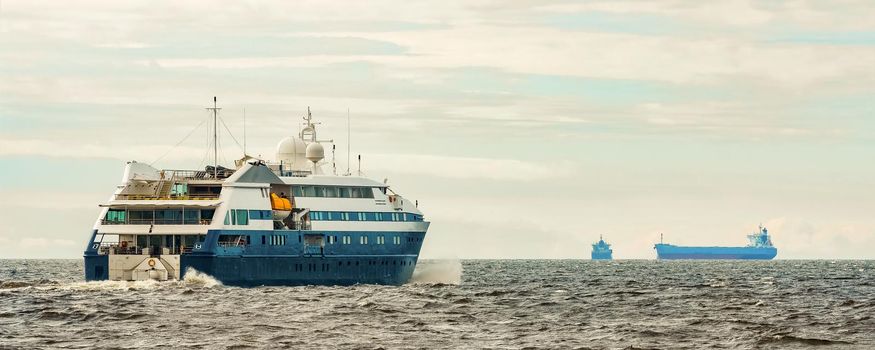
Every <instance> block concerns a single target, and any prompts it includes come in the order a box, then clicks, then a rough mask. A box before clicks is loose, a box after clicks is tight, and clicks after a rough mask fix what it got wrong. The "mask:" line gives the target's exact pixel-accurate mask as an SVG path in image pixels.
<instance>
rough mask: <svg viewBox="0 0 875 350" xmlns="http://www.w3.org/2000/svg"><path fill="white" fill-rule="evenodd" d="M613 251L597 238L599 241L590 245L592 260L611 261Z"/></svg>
mask: <svg viewBox="0 0 875 350" xmlns="http://www.w3.org/2000/svg"><path fill="white" fill-rule="evenodd" d="M613 253H614V251H613V250H612V249H611V245H610V244H608V243H607V242H605V240H604V239H603V238H602V237H601V236H599V241H598V242H596V243H593V245H592V254H591V256H592V260H611V259H613Z"/></svg>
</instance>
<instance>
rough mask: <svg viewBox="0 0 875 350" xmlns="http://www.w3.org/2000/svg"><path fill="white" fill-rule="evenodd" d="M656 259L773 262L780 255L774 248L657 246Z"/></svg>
mask: <svg viewBox="0 0 875 350" xmlns="http://www.w3.org/2000/svg"><path fill="white" fill-rule="evenodd" d="M655 248H656V257H657V258H658V259H663V260H679V259H700V260H771V259H774V258H775V256H776V255H778V250H777V249H776V248H774V247H684V246H676V245H671V244H657V245H656V246H655Z"/></svg>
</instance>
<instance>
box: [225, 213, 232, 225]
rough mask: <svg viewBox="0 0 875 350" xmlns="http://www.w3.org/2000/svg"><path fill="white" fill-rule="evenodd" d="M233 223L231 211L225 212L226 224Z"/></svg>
mask: <svg viewBox="0 0 875 350" xmlns="http://www.w3.org/2000/svg"><path fill="white" fill-rule="evenodd" d="M230 224H231V213H225V225H230Z"/></svg>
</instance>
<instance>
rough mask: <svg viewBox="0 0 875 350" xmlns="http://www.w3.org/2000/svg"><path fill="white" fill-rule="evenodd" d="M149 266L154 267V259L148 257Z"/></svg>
mask: <svg viewBox="0 0 875 350" xmlns="http://www.w3.org/2000/svg"><path fill="white" fill-rule="evenodd" d="M148 264H149V267H155V259H149V262H148Z"/></svg>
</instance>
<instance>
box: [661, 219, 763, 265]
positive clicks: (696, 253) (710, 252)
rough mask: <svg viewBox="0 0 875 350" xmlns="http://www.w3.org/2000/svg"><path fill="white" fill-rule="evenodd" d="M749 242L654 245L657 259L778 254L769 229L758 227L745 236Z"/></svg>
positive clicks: (759, 257) (753, 257) (744, 257)
mask: <svg viewBox="0 0 875 350" xmlns="http://www.w3.org/2000/svg"><path fill="white" fill-rule="evenodd" d="M747 238H748V240H749V241H750V243H749V244H748V245H747V246H746V247H684V246H677V245H673V244H664V243H662V240H661V239H660V243H658V244H656V245H655V246H654V249H656V257H657V259H666V260H673V259H739V260H771V259H773V258H775V256H776V255H778V249H777V248H775V247H774V246H773V245H772V239H771V238H770V237H769V230H768V229H766V228H765V227H763V226H762V225H761V226H760V227H759V231H758V232H757V233H754V234H750V235H748V236H747Z"/></svg>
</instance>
